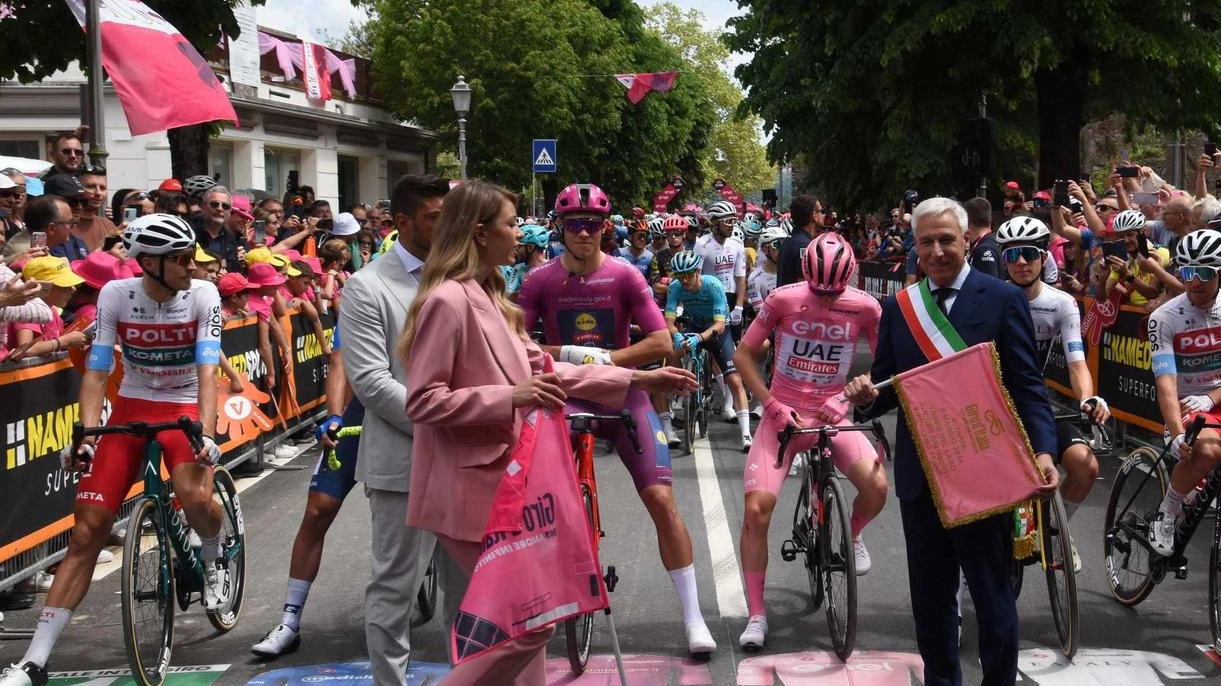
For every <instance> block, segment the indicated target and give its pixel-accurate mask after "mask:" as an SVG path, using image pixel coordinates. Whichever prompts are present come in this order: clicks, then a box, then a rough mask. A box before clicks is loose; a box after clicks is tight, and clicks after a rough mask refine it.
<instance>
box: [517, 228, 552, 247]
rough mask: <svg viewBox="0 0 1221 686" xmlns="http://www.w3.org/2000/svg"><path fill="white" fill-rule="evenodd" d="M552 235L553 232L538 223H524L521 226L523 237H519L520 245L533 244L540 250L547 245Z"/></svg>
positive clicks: (518, 242)
mask: <svg viewBox="0 0 1221 686" xmlns="http://www.w3.org/2000/svg"><path fill="white" fill-rule="evenodd" d="M550 237H551V232H550V231H548V230H547V229H546V228H544V227H542V226H539V225H537V224H523V225H522V227H521V238H519V239H517V244H518V245H532V246H534V247H536V248H538V249H539V250H543V249H545V248H546V247H547V243H548V239H549V238H550Z"/></svg>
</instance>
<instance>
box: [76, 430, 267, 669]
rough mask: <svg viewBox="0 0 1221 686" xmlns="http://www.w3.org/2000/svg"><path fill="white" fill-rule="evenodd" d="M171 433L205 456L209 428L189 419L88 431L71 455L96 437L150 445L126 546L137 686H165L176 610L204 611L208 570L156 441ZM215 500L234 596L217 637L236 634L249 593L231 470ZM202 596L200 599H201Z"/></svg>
mask: <svg viewBox="0 0 1221 686" xmlns="http://www.w3.org/2000/svg"><path fill="white" fill-rule="evenodd" d="M166 431H181V432H183V433H184V434H186V437H187V439H188V440H189V441H190V443H191V448H192V449H193V450H195V451H196V452H198V451H199V450H202V449H203V426H202V425H201V424H200V423H199V422H197V421H192V420H191V419H190V418H189V417H185V416H184V417H179V418H178V420H177V421H173V422H165V423H162V424H149V423H147V422H132V423H130V424H116V425H111V426H95V427H88V428H86V427H85V426H84V425H82V424H81V423H80V422H76V423H75V424H73V426H72V454H74V455H75V454H76V452H77V450H78V449H79V448H80V446H81V443H83V442H84V440H85V438H86V437H89V436H104V435H106V434H119V433H123V434H128V435H131V436H138V437H142V438H144V460H143V464H144V467H143V469H142V473H143V474H144V494H143V495H142V496H140V499H139V500H138V501H137V502H136V506H135V508H134V509H133V510H132V512H131V516H130V518H129V519H128V526H127V531H128V534H127V537H126V541H125V542H124V544H123V567H122V570H123V571H122V579H121V585H122V589H121V604H122V609H123V643H124V645H125V646H126V649H127V661H128V663H129V664H130V665H131V674H132V678H133V679H134V680H135V682H136V683H137V684H138V685H139V686H160V684H162V683H163V682H164V681H165V677H166V673H167V672H168V670H169V667H170V657H171V652H172V651H173V648H174V604H175V603H177V605H178V607H179V608H181V609H182V610H184V611H185V610H186V609H187V607H188V606H190V605H191V604H192V603H193V602H199V603H200V604H202V603H203V591H204V566H203V565H204V563H203V560H202V558H201V557H200V551H199V549H198V547H195V546H192V545H191V530H190V528H188V526H187V523H186V520H185V517H184V516H183V513H182V511H181V510H179V509H178V508H176V507H175V506H174V504H173V494H172V493H171V492H170V490H169V489H168V488H166V485H165V483H164V482H163V481H162V479H161V466H162V465H161V456H162V453H163V447H162V445H161V443H160V442H159V441H158V440H157V435H158V434H160V433H163V432H166ZM212 478H213V486H214V488H213V495H212V497H213V498H214V499H215V500H216V501H217V502H218V503H219V505H220V509H221V528H220V533H219V534H218V535H219V536H220V548H221V551H220V557H219V558H218V560H217V561H218V562H221V563H223V564H224V565H225V566H226V567H227V568H228V570H229V596H228V597H227V598H225V600H224V602H223V603H222V604H221V606H220V607H218V608H217V609H215V610H208V611H207V615H208V621H209V622H211V623H212V626H213V627H215V628H216V629H217V630H218V631H221V632H227V631H230V630H231V629H233V628H234V627H235V626H237V620H238V616H239V615H240V614H241V610H242V599H243V596H244V594H245V591H246V530H245V524H244V523H243V521H242V508H241V505H240V504H239V503H238V499H237V488H236V486H234V483H233V477H232V476H230V475H229V471H228V470H227V469H225V468H224V467H222V466H220V465H217V466H215V467H214V468H213V477H212ZM195 594H199V596H198V598H194V597H193V596H194V595H195Z"/></svg>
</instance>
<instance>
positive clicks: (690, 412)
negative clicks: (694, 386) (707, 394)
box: [683, 355, 700, 455]
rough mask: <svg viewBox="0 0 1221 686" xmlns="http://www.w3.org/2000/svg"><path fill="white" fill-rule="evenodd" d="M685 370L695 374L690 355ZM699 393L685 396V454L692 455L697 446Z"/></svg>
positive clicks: (693, 362)
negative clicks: (696, 428)
mask: <svg viewBox="0 0 1221 686" xmlns="http://www.w3.org/2000/svg"><path fill="white" fill-rule="evenodd" d="M683 369H686V370H687V371H689V372H691V373H692V375H694V374H695V361H694V360H692V359H691V356H690V355H688V356H687V357H686V358H685V359H684V360H683ZM699 400H700V397H699V392H698V390H697V391H696V392H695V393H688V394H687V395H684V396H683V452H684V453H686V454H688V455H690V454H691V453H692V449H693V446H694V444H695V422H696V414H697V413H698V412H699Z"/></svg>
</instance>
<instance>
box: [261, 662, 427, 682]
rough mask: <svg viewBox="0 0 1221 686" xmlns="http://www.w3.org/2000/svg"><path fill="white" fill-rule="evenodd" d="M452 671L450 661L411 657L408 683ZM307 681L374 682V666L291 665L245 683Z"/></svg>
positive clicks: (424, 680)
mask: <svg viewBox="0 0 1221 686" xmlns="http://www.w3.org/2000/svg"><path fill="white" fill-rule="evenodd" d="M448 673H449V665H443V664H437V663H431V662H418V661H416V660H412V661H411V665H410V666H408V667H407V682H406V686H432V685H433V684H438V683H440V682H441V679H442V678H443V677H444V676H445V675H446V674H448ZM306 684H337V685H338V684H342V686H373V668H372V667H370V665H369V663H368V662H344V663H336V664H330V665H309V666H305V667H289V668H286V669H275V670H272V671H270V672H263V673H262V674H259V675H257V676H255V677H254V678H253V679H251V680H250V681H247V682H246V686H305V685H306Z"/></svg>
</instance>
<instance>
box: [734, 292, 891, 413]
mask: <svg viewBox="0 0 1221 686" xmlns="http://www.w3.org/2000/svg"><path fill="white" fill-rule="evenodd" d="M881 319H882V306H881V305H879V304H878V301H877V300H876V299H874V297H873V296H871V295H869V294H868V293H866V292H864V291H861V290H857V289H855V288H851V287H849V288H846V289H845V290H844V292H843V294H841V295H840V296H839V297H838V298H835V299H834V300H830V299H829V298H826V297H820V296H817V295H814V294H813V293H812V292H810V289H809V287H808V286H806V284H805V282H802V283H793V284H789V285H787V286H781V287H780V288H777V289H776V290H774V291H772V292H771V294H769V295H768V296H767V298H766V299H764V301H763V307H762V308H761V309H760V310H759V314H758V316H756V317H755V320H754V321H753V322H751V325H750V328H749V329H748V330H747V331H746V335H745V337H744V338H743V339H742V342H743V343H744V344H746V345H749V346H750V347H752V348H755V349H759V348H761V347H762V346H763V343H764V341H766V340H767V337H768V334H770V333H772V332H775V335H776V341H775V353H774V357H773V364H772V385H771V391H772V394H773V395H775V396H776V398H777V399H778V400H779V401H780V402H782V403H784V404H786V405H789V406H790V407H792V408H794V409H796V410H798V411H801V410H807V409H817V408H819V407H821V406H822V405H823V403H824V402H826V400H827V399H829V398H830V397H831V396H833V395H835V394H836V393H839V392H840V391H842V390H844V384H845V383H847V379H848V370H849V368H850V367H851V366H852V359H853V357H854V356H855V354H856V342H857V341H858V340H860V337H861V334H862V333H863V334H865V338H866V339H867V340H868V342H869V349H870V350H871V351H876V350H877V347H878V324H879V322H880V321H881Z"/></svg>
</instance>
